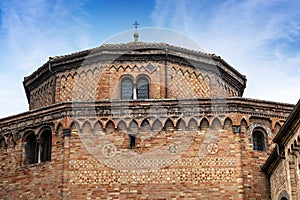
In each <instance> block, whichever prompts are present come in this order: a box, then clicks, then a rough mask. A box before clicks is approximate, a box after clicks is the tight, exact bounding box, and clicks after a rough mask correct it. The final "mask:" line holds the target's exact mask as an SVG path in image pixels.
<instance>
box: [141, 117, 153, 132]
mask: <svg viewBox="0 0 300 200" xmlns="http://www.w3.org/2000/svg"><path fill="white" fill-rule="evenodd" d="M149 130H151V127H150V123H149V121H148V120H147V119H144V120H143V121H142V123H141V126H140V128H139V132H146V131H149Z"/></svg>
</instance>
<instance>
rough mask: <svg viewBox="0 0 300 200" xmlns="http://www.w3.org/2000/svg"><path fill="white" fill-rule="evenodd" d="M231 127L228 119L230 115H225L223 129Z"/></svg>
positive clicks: (230, 121)
mask: <svg viewBox="0 0 300 200" xmlns="http://www.w3.org/2000/svg"><path fill="white" fill-rule="evenodd" d="M231 128H232V120H231V119H230V117H226V119H225V120H224V129H226V130H229V129H231Z"/></svg>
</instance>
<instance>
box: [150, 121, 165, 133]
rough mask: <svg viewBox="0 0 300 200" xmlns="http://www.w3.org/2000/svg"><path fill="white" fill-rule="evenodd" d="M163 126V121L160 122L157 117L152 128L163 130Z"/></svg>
mask: <svg viewBox="0 0 300 200" xmlns="http://www.w3.org/2000/svg"><path fill="white" fill-rule="evenodd" d="M162 128H163V126H162V123H161V122H160V120H159V119H155V120H154V122H153V124H152V130H153V131H161V130H162Z"/></svg>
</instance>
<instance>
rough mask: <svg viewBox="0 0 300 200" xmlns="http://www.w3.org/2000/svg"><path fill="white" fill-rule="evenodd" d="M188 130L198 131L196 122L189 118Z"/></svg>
mask: <svg viewBox="0 0 300 200" xmlns="http://www.w3.org/2000/svg"><path fill="white" fill-rule="evenodd" d="M188 129H189V130H190V131H193V130H197V129H198V124H197V121H196V120H195V119H194V118H191V119H190V121H189V123H188Z"/></svg>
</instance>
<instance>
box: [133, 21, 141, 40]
mask: <svg viewBox="0 0 300 200" xmlns="http://www.w3.org/2000/svg"><path fill="white" fill-rule="evenodd" d="M133 25H134V27H135V32H134V34H133V37H134V42H138V41H139V33H138V32H137V28H138V26H139V25H140V24H139V23H138V22H137V21H135V22H134V24H133Z"/></svg>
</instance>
